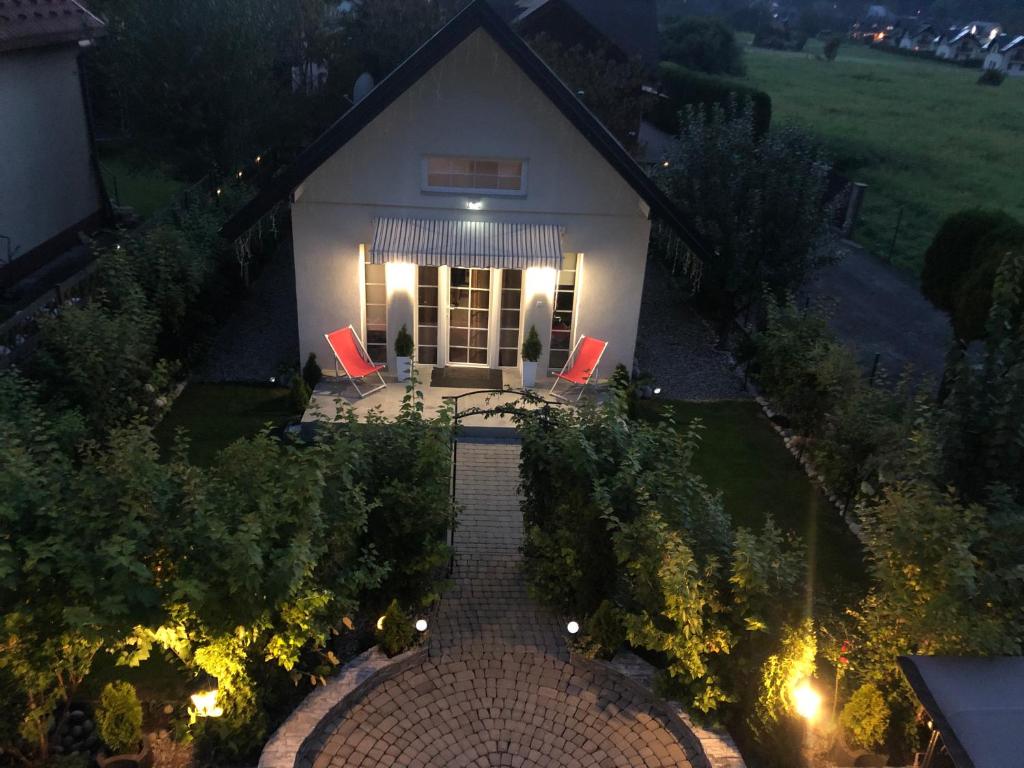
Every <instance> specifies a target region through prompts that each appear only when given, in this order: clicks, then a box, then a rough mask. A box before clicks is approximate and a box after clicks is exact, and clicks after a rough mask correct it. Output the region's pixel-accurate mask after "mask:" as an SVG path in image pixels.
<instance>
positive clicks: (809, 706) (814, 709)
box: [793, 680, 821, 722]
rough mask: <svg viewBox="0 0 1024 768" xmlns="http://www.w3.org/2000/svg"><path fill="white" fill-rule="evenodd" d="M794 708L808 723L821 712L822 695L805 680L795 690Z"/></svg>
mask: <svg viewBox="0 0 1024 768" xmlns="http://www.w3.org/2000/svg"><path fill="white" fill-rule="evenodd" d="M793 708H794V709H795V710H796V713H797V714H798V715H800V717H802V718H803V719H804V720H806V721H807V722H812V721H813V720H815V719H816V718H817V717H818V713H819V711H820V710H821V694H820V693H818V692H817V691H816V690H814V687H813V686H812V685H811V681H810V680H804V681H803V682H802V683H800V684H799V685H797V687H796V688H794V689H793Z"/></svg>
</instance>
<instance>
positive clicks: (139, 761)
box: [96, 739, 153, 768]
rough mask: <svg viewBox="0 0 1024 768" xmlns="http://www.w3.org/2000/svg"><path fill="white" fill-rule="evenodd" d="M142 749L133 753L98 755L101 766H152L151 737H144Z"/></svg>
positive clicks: (129, 767)
mask: <svg viewBox="0 0 1024 768" xmlns="http://www.w3.org/2000/svg"><path fill="white" fill-rule="evenodd" d="M139 747H140V749H139V751H138V752H137V753H135V754H133V755H107V754H103V753H100V754H98V755H96V764H97V765H98V766H99V768H152V765H153V751H152V750H151V749H150V748H149V739H143V740H142V743H141V744H140V745H139Z"/></svg>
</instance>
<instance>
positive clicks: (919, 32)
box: [898, 24, 939, 53]
mask: <svg viewBox="0 0 1024 768" xmlns="http://www.w3.org/2000/svg"><path fill="white" fill-rule="evenodd" d="M938 36H939V35H938V33H937V32H936V31H935V27H933V26H932V25H931V24H922V25H918V26H917V27H916V28H907V29H905V30H904V31H903V34H902V36H901V37H900V39H899V43H898V44H899V47H900V48H902V49H903V50H905V51H929V52H932V53H934V52H935V47H936V45H937V43H936V40H937V38H938Z"/></svg>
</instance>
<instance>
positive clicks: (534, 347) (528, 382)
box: [522, 325, 543, 389]
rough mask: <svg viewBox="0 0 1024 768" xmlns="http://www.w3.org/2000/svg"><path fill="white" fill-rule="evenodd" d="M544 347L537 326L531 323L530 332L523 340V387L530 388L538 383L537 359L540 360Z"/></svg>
mask: <svg viewBox="0 0 1024 768" xmlns="http://www.w3.org/2000/svg"><path fill="white" fill-rule="evenodd" d="M542 349H543V347H542V346H541V343H540V336H538V335H537V326H535V325H531V326H530V332H529V333H528V334H526V341H524V342H523V361H522V371H523V389H529V388H530V387H532V386H533V385H534V384H536V383H537V361H538V360H540V353H541V350H542Z"/></svg>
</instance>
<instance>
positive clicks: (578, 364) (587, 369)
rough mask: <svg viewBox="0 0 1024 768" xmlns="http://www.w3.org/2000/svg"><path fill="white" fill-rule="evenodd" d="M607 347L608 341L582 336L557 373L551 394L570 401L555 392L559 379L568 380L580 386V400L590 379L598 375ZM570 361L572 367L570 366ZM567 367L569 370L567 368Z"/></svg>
mask: <svg viewBox="0 0 1024 768" xmlns="http://www.w3.org/2000/svg"><path fill="white" fill-rule="evenodd" d="M607 348H608V342H607V341H602V340H601V339H595V338H594V337H593V336H580V340H579V341H577V342H576V346H575V347H573V350H572V354H571V355H569V359H568V360H566V361H565V365H563V366H562V370H561V372H559V373H556V374H555V383H554V384H552V385H551V395H552V396H553V397H559V398H561V399H562V400H565V401H566V402H568V400H569V398H568V397H566V396H565V395H563V394H560V393H558V392H555V387H557V386H558V382H559V381H567V382H569V383H570V384H575V385H577V386H578V387H579V388H580V392H579V394H578V395H576V400H577V401H578V400H579V399H580V398H581V397H583V390H585V389H586V388H587V384H589V383H590V380H591V379H592V378H594V377H595V376H596V375H597V364H598V363H600V362H601V356H602V355H603V354H604V351H605V349H607ZM570 363H571V364H572V367H569V365H570ZM566 368H568V369H569V370H566Z"/></svg>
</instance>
